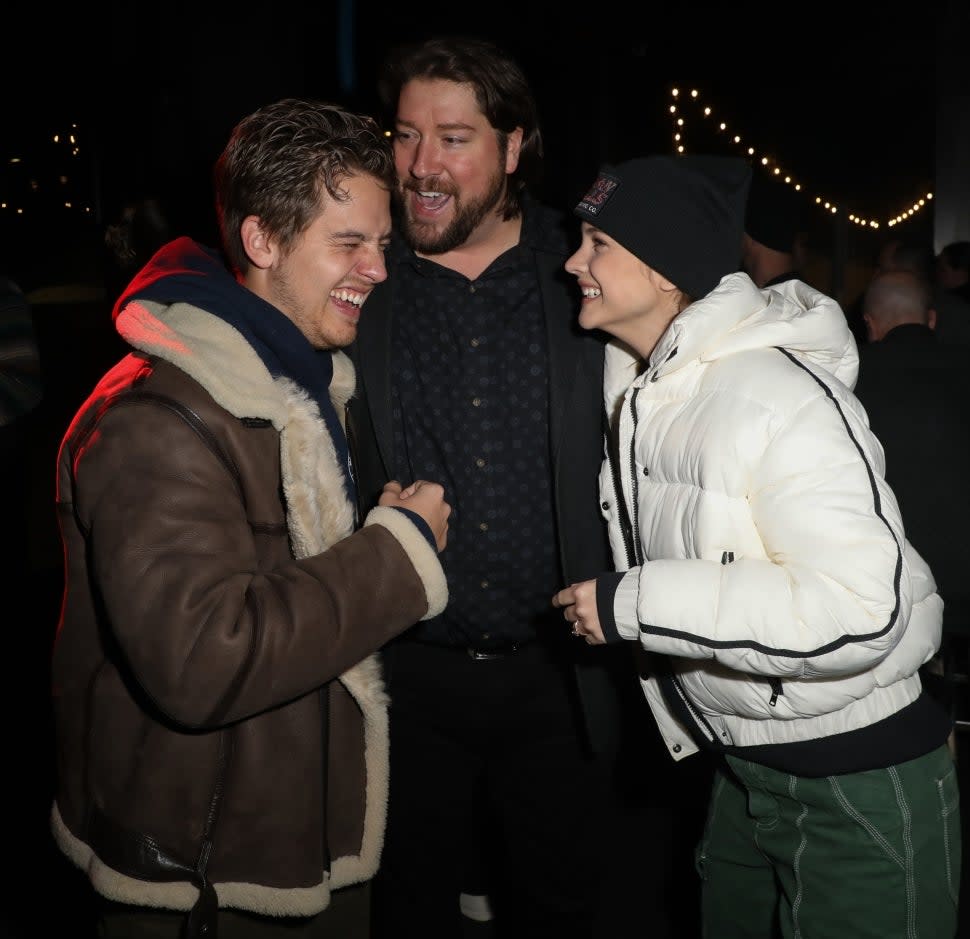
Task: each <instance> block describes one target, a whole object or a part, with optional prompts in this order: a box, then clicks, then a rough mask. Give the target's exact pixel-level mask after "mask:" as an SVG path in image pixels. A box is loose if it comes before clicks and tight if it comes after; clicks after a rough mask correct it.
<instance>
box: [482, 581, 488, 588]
mask: <svg viewBox="0 0 970 939" xmlns="http://www.w3.org/2000/svg"><path fill="white" fill-rule="evenodd" d="M481 586H482V590H488V581H487V580H483V581H482V585H481Z"/></svg>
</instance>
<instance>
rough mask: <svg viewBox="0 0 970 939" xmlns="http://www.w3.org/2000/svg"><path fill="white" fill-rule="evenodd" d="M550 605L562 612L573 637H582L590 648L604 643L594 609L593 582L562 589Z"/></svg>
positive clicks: (583, 582) (594, 587) (594, 591)
mask: <svg viewBox="0 0 970 939" xmlns="http://www.w3.org/2000/svg"><path fill="white" fill-rule="evenodd" d="M552 605H553V606H554V607H556V609H561V610H562V611H563V612H562V615H563V618H564V619H565V620H566V622H567V623H569V624H570V625H571V626H572V628H573V635H574V636H582V637H583V638H584V639H585V640H586V641H587V642H588V643H589V644H590V645H591V646H599V645H603V644H604V643H605V642H606V640H605V639H604V638H603V629H602V627H601V626H600V618H599V613H598V611H597V609H596V581H595V580H584V581H581V582H580V583H578V584H570V585H569V586H568V587H564V588H563V589H562V590H560V591H559V592H558V593H557V594H555V595H554V596H553V598H552Z"/></svg>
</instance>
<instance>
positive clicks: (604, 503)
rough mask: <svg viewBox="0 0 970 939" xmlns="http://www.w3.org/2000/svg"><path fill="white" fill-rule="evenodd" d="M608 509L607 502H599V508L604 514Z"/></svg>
mask: <svg viewBox="0 0 970 939" xmlns="http://www.w3.org/2000/svg"><path fill="white" fill-rule="evenodd" d="M609 507H610V504H609V502H601V503H600V508H601V509H602V510H603V511H604V512H605V511H606V510H607V509H608V508H609Z"/></svg>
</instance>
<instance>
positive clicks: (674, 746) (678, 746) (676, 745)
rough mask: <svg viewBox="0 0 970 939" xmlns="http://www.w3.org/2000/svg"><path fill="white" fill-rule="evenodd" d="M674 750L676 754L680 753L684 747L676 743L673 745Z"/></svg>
mask: <svg viewBox="0 0 970 939" xmlns="http://www.w3.org/2000/svg"><path fill="white" fill-rule="evenodd" d="M672 749H673V751H674V753H680V751H681V750H682V749H683V747H681V745H680V744H679V743H675V744H674V745H673V747H672Z"/></svg>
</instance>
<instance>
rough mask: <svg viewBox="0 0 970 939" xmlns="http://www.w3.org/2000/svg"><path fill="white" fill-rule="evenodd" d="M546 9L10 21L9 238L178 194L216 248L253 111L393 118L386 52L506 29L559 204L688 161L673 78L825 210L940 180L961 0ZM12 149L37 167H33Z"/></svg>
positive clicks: (174, 199)
mask: <svg viewBox="0 0 970 939" xmlns="http://www.w3.org/2000/svg"><path fill="white" fill-rule="evenodd" d="M543 6H544V7H545V8H544V9H540V8H539V5H538V4H530V3H528V2H519V3H512V2H501V0H500V2H497V3H492V4H489V5H487V6H485V5H474V6H473V5H471V4H461V3H455V2H454V0H451V2H449V3H433V2H432V3H424V4H421V5H420V6H419V7H418V6H408V5H403V4H398V5H395V6H393V7H391V6H390V5H383V4H374V3H367V2H355V0H337V2H326V0H324V2H320V3H315V4H303V3H297V2H294V0H274V2H271V3H270V4H268V5H265V6H264V7H261V8H258V9H257V10H256V11H255V13H253V12H244V7H243V6H242V5H236V4H228V3H224V2H219V3H203V2H197V3H187V2H171V3H167V4H158V5H154V6H147V5H141V4H139V5H135V4H130V3H117V2H95V3H91V4H87V5H85V6H83V7H82V6H75V7H73V8H69V9H67V10H66V11H65V12H63V13H54V12H53V11H52V10H51V9H50V8H49V7H47V6H46V5H43V4H36V3H33V4H30V5H29V6H28V7H27V9H22V10H20V11H18V12H15V13H12V14H8V17H10V18H11V20H12V22H11V23H10V29H9V33H8V36H7V44H6V45H7V49H8V52H10V51H11V49H12V48H14V47H15V48H16V49H17V50H18V54H17V55H8V56H7V58H6V60H5V64H4V65H3V79H4V81H3V86H2V87H3V89H4V90H3V96H4V99H6V100H5V102H4V105H5V108H4V109H5V113H6V120H5V129H4V133H3V136H2V142H0V157H2V162H0V167H2V172H4V173H5V174H6V176H5V177H0V202H7V203H8V209H7V211H6V212H5V213H0V215H2V216H5V217H6V220H7V222H8V225H9V223H10V215H11V213H10V211H9V205H10V204H12V203H25V204H26V205H27V207H28V208H29V209H30V211H29V212H28V213H26V214H27V215H29V216H30V217H29V219H25V217H24V216H20V217H18V218H17V219H15V222H14V224H15V225H16V226H17V227H16V228H14V230H13V234H12V236H11V238H10V240H12V241H13V242H14V246H15V248H16V249H17V251H18V254H17V263H20V262H21V254H24V253H25V254H27V258H26V259H24V260H26V263H28V265H30V266H34V265H35V262H36V257H37V256H36V248H38V247H39V248H40V249H41V250H42V251H43V250H46V249H47V248H49V247H50V246H51V245H55V246H56V240H57V237H58V235H59V233H60V232H63V231H69V230H70V228H71V225H72V224H74V223H75V222H76V221H77V217H78V215H79V214H81V215H82V217H83V218H84V219H85V220H86V223H88V224H93V225H101V224H106V223H108V222H110V221H111V220H112V219H113V218H115V217H116V215H117V213H118V212H119V211H120V209H121V207H122V206H123V205H124V203H125V202H126V201H127V200H129V199H131V198H137V197H138V196H140V195H144V194H151V195H158V196H161V197H162V198H163V199H165V201H166V205H167V206H169V208H170V211H171V212H172V214H173V215H175V219H174V221H175V224H176V226H177V227H178V228H179V229H180V230H182V231H186V232H187V233H190V234H195V235H197V236H198V237H201V238H203V239H204V240H208V241H212V240H213V239H214V237H215V236H214V223H213V220H212V211H211V195H210V190H209V177H210V172H211V165H212V163H213V161H214V160H215V158H216V157H217V155H218V153H219V151H220V149H221V147H222V145H223V144H224V142H225V139H226V137H227V135H228V133H229V131H230V130H231V128H232V126H233V124H234V123H235V122H236V121H237V120H238V119H239V118H240V117H242V116H243V115H244V114H246V113H248V112H249V111H251V110H253V109H254V108H256V107H258V106H259V105H261V104H265V103H267V102H269V101H272V100H274V99H276V98H279V97H283V96H288V95H306V96H314V97H322V98H330V99H337V100H340V101H342V102H344V103H347V104H349V105H351V106H353V107H356V108H359V109H361V110H365V111H368V112H370V113H374V114H377V112H378V103H377V99H376V94H375V91H374V85H375V77H376V72H377V68H378V64H379V62H380V60H381V58H382V57H383V55H384V54H385V52H386V51H387V50H388V48H389V47H390V46H391V45H393V44H395V43H397V42H399V41H402V40H407V39H411V38H417V37H421V36H424V35H427V34H429V33H436V32H438V33H441V32H448V33H473V34H476V35H481V36H485V37H487V38H491V39H495V40H498V41H499V42H501V43H502V44H503V45H505V46H506V47H507V48H508V49H509V51H511V52H512V53H513V54H514V55H515V56H516V57H517V58H518V59H519V61H520V62H521V63H522V64H523V66H524V68H525V70H526V72H527V74H528V75H529V77H530V79H531V81H532V83H533V86H534V88H535V91H536V95H537V98H538V101H539V107H540V114H541V118H542V123H543V129H544V135H545V141H546V151H547V156H548V160H547V170H546V184H545V191H544V193H543V195H544V196H545V197H546V198H547V199H549V201H552V202H555V203H558V204H561V205H563V206H567V205H569V204H571V203H572V202H573V201H575V199H576V197H577V196H578V194H580V191H581V190H583V189H584V187H585V185H586V184H587V183H588V182H589V180H590V179H591V178H592V176H593V175H594V173H595V170H596V168H597V166H598V165H599V163H601V162H603V161H604V160H612V159H622V158H624V157H625V156H629V155H633V154H639V153H645V152H649V151H659V152H670V151H671V147H672V122H671V115H670V114H669V112H668V106H669V104H670V101H671V98H670V89H671V87H672V86H674V85H677V86H678V87H680V88H682V89H683V90H684V92H686V91H687V90H688V89H690V88H696V89H697V90H698V91H699V92H700V98H701V100H703V101H704V102H705V103H707V104H708V105H710V106H711V107H712V108H713V115H714V116H713V117H712V118H709V119H706V121H705V120H703V119H700V118H698V117H694V115H695V114H696V113H697V112H696V108H695V109H693V110H691V109H689V108H684V109H683V110H684V111H687V112H689V113H690V116H691V118H692V120H691V122H690V123H689V126H688V134H687V136H686V141H685V142H686V144H687V146H688V148H692V149H694V150H695V152H696V151H698V150H703V149H718V148H722V149H724V150H725V151H727V152H742V151H741V148H739V147H738V146H737V145H732V144H728V143H727V140H728V135H726V134H720V135H718V134H714V133H712V132H711V131H710V128H711V127H712V126H713V122H714V121H715V119H716V120H718V121H720V120H724V121H726V122H727V123H728V126H729V130H730V131H731V133H732V134H733V133H738V134H740V135H741V137H742V141H743V145H744V147H747V146H748V145H751V146H754V147H755V149H756V151H757V156H759V157H760V156H762V155H765V154H767V155H769V156H770V158H771V159H772V161H773V162H777V163H779V164H780V165H781V166H782V167H783V168H784V170H785V171H786V172H790V173H791V174H792V175H793V176H794V177H795V178H797V179H799V181H801V182H802V183H803V185H804V192H805V198H806V200H811V199H814V197H815V196H816V195H819V196H821V197H822V198H823V199H827V200H831V201H833V202H835V203H836V204H837V205H838V206H839V209H840V211H842V212H845V213H848V212H855V213H856V214H859V215H861V216H863V217H865V218H876V219H880V220H884V219H887V218H889V217H892V216H893V215H895V214H897V213H898V212H899V211H900V210H901V209H902V208H904V207H906V206H908V205H910V204H911V203H912V202H913V200H914V199H916V198H918V197H919V196H921V195H923V194H924V193H925V192H926V191H928V190H930V189H932V181H933V176H934V138H935V121H936V113H935V98H936V77H935V76H936V64H935V57H936V50H937V41H936V38H937V30H938V29H940V28H945V24H946V23H947V22H948V17H949V16H950V14H949V13H948V11H949V10H950V9H952V7H953V4H952V2H950V0H939V2H933V3H927V4H922V5H920V6H919V7H918V8H916V7H912V8H910V9H909V10H908V13H907V16H906V18H905V19H902V18H897V17H894V16H891V15H890V14H889V13H888V12H886V10H885V9H883V8H880V7H876V6H874V5H869V4H850V3H844V2H843V3H835V2H830V0H820V2H816V3H813V4H812V5H811V6H803V7H787V8H786V7H784V6H781V5H778V4H770V5H769V4H767V3H763V2H752V3H747V4H743V5H735V4H721V5H718V6H717V7H716V8H713V9H712V8H710V7H709V6H707V5H697V4H690V3H684V2H674V3H669V4H665V5H663V6H660V5H642V4H641V5H636V4H633V5H629V6H630V7H631V8H630V9H627V10H623V11H621V9H620V6H619V5H618V4H600V5H593V4H586V5H583V4H580V8H579V9H578V10H576V11H571V12H569V13H567V12H565V11H564V10H562V9H557V8H555V7H553V6H552V5H543ZM71 124H75V125H76V134H77V140H78V152H77V154H76V155H72V156H71V157H70V158H68V157H67V156H66V153H67V145H66V144H64V143H63V142H62V143H61V144H59V145H57V146H55V145H53V144H52V143H51V140H52V136H53V134H54V133H56V132H59V131H60V132H61V133H63V131H64V129H66V128H67V127H68V126H69V125H71ZM705 131H706V132H705ZM12 155H17V156H21V157H22V159H23V162H22V163H21V164H18V168H17V169H14V168H12V166H11V164H10V163H9V157H10V156H12ZM65 165H67V166H68V171H67V172H66V173H65V170H64V167H65ZM38 184H39V185H38ZM65 197H66V198H67V199H69V200H70V201H71V203H72V206H71V209H70V210H67V209H65V207H64V206H63V202H64V201H65ZM812 211H813V212H815V213H817V215H818V216H819V217H821V216H823V215H824V213H823V211H822V210H821V209H818V208H814V207H813V209H812ZM68 215H70V216H72V218H71V219H67V218H66V216H68ZM52 217H53V218H54V220H55V224H54V225H52V224H51V218H52ZM38 229H40V231H41V232H43V237H42V238H40V240H39V242H38ZM25 276H26V277H28V279H33V277H34V275H33V273H30V274H29V275H28V274H25Z"/></svg>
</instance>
